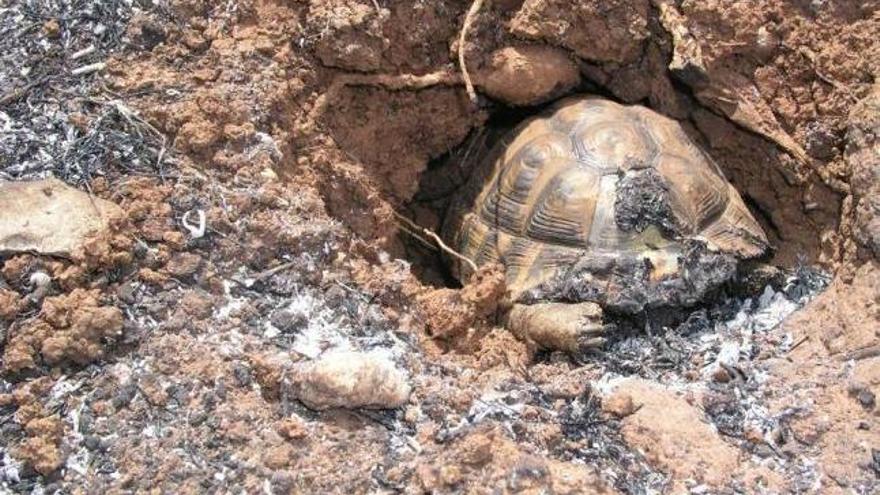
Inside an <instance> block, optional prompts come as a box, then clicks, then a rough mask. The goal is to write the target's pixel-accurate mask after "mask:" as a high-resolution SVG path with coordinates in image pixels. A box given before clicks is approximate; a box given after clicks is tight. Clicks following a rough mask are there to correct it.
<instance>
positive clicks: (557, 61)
mask: <svg viewBox="0 0 880 495" xmlns="http://www.w3.org/2000/svg"><path fill="white" fill-rule="evenodd" d="M471 7H472V5H471V4H468V3H465V2H457V1H437V2H420V1H417V2H387V3H386V2H373V1H366V0H364V1H320V0H319V1H310V2H260V1H255V2H239V4H238V7H237V10H236V11H235V12H233V13H232V14H231V15H232V16H234V17H235V19H236V20H235V22H229V23H218V22H217V21H216V20H215V21H212V22H213V24H212V23H211V22H207V21H206V19H208V17H202V15H204V13H205V12H206V11H208V10H210V8H211V7H209V6H208V4H207V3H200V2H196V1H194V0H190V1H187V2H176V3H174V8H175V9H176V10H174V12H175V15H177V16H178V17H179V18H182V19H185V21H186V24H180V25H182V26H183V25H185V26H187V27H183V28H181V29H180V31H179V32H177V31H175V32H171V31H169V32H165V33H164V34H163V36H165V38H164V39H165V41H164V42H163V43H161V44H159V45H157V46H156V47H155V48H153V50H152V53H151V55H150V57H149V58H150V60H149V63H143V64H140V63H138V61H125V62H124V63H120V64H118V65H117V66H115V67H113V69H114V70H115V76H116V80H117V84H118V85H119V86H120V87H124V88H125V89H126V90H127V91H129V92H134V91H138V90H148V91H149V95H150V96H146V97H144V101H143V103H144V105H143V107H144V108H145V109H146V111H147V112H148V113H149V114H150V117H152V118H153V119H155V120H156V121H157V122H159V124H160V126H161V129H162V130H163V132H166V133H167V134H168V135H170V136H172V138H173V139H174V142H175V144H176V146H177V148H179V149H181V150H183V151H184V152H185V153H186V154H187V155H188V156H189V157H192V158H194V159H195V160H194V161H196V162H198V163H200V164H201V166H208V167H212V168H215V169H218V170H220V171H221V172H224V173H228V174H233V175H235V174H237V175H247V174H255V173H259V171H260V170H261V167H260V166H256V167H255V166H254V156H253V153H252V150H253V148H254V147H255V146H257V145H259V144H260V143H264V144H266V143H268V144H266V146H269V147H270V148H272V149H274V150H276V151H277V157H276V158H277V159H272V157H271V156H269V158H259V159H264V160H265V163H264V164H263V165H264V166H265V167H266V168H270V169H271V170H272V171H274V173H277V174H278V175H280V176H282V177H285V178H287V179H288V180H289V181H290V184H291V187H302V188H304V189H305V188H309V189H310V190H317V191H319V193H320V195H321V197H322V198H323V201H324V203H325V206H326V208H327V211H328V213H329V214H330V215H331V216H332V217H334V218H336V219H338V220H340V221H342V222H343V224H344V225H345V226H346V227H348V228H349V229H350V230H351V231H352V232H353V233H354V234H355V237H356V238H357V239H358V241H357V242H355V244H357V245H358V246H360V247H363V248H364V250H365V252H375V249H374V248H380V249H385V250H392V251H395V250H396V249H397V236H396V233H397V232H398V222H396V221H395V218H394V215H393V213H394V211H395V210H397V211H403V210H402V208H403V207H404V205H406V204H407V203H408V202H409V201H410V200H411V199H412V198H413V197H414V195H415V194H416V192H417V190H418V183H419V177H420V176H421V174H422V173H423V172H424V171H425V170H426V168H427V166H428V164H429V162H430V161H431V160H432V159H435V158H437V157H439V156H442V155H444V154H446V153H447V152H449V151H450V150H454V149H455V148H456V147H457V146H460V145H461V144H462V143H463V142H464V141H465V140H466V138H467V136H468V135H470V134H471V133H472V132H474V131H475V130H476V129H479V128H480V126H482V125H483V124H484V123H485V122H486V120H487V118H489V117H490V116H491V115H492V114H493V113H495V112H498V111H499V110H503V109H505V108H508V107H510V106H515V105H531V104H534V103H544V102H546V101H547V100H550V99H553V98H557V97H559V96H562V95H565V94H571V93H576V92H598V93H601V94H605V95H608V96H610V97H612V98H615V99H617V100H619V101H622V102H626V103H633V104H642V105H647V106H650V107H651V108H653V109H655V110H657V111H658V112H661V113H663V114H666V115H669V116H671V117H673V118H676V119H678V120H680V121H682V122H683V124H684V126H685V127H686V129H687V130H688V131H689V132H690V133H691V134H692V135H693V136H694V138H695V139H696V140H697V141H698V142H700V143H701V144H702V146H703V147H704V148H705V149H706V150H707V152H708V153H709V154H710V155H711V156H713V157H714V158H715V160H716V161H718V163H719V164H720V165H721V167H722V168H723V169H724V171H725V172H726V173H727V175H728V177H729V178H730V180H731V181H732V182H733V183H734V184H735V185H736V186H737V188H738V189H739V190H740V191H741V192H742V194H743V196H744V197H745V198H746V201H747V203H748V204H749V206H750V207H751V208H752V209H753V212H754V213H755V215H756V216H757V217H758V218H759V219H760V221H761V222H762V224H763V225H764V227H765V230H766V231H767V232H768V234H769V235H770V237H771V240H772V242H773V244H774V246H775V247H776V248H777V251H776V255H775V261H776V262H778V263H779V264H783V265H789V266H791V265H794V264H796V263H798V262H799V260H807V261H814V262H822V263H826V264H828V265H829V266H830V265H835V264H839V263H840V262H841V261H846V260H855V259H858V257H859V256H864V255H866V254H867V253H869V251H868V250H865V249H862V248H860V247H859V244H858V243H856V242H855V241H854V240H853V239H855V238H861V239H865V238H868V237H870V234H863V235H854V232H853V231H852V229H853V228H854V225H855V224H854V219H855V216H856V215H855V213H854V212H855V210H856V209H858V208H857V205H858V203H859V198H858V197H856V198H854V197H853V196H852V193H853V190H852V186H851V177H852V170H851V165H850V164H849V163H848V162H847V160H846V153H845V149H846V142H847V129H848V126H849V120H848V118H849V113H850V111H851V109H852V108H853V105H854V104H856V103H857V102H858V101H860V100H861V99H863V98H864V97H865V95H867V94H868V92H869V91H870V88H871V86H872V84H873V82H874V80H875V76H876V74H877V72H878V67H877V57H874V56H870V54H876V53H877V41H876V40H875V39H873V38H872V36H871V35H870V33H871V32H872V26H873V27H876V25H877V23H878V9H877V8H876V7H877V5H876V2H861V3H858V4H857V3H856V2H783V1H775V0H765V1H761V2H727V1H704V2H673V1H671V0H632V1H630V0H627V1H587V2H576V3H572V2H563V1H556V0H525V1H516V0H510V1H494V2H481V5H479V6H478V7H479V8H477V9H474V13H473V15H472V16H471V17H470V22H469V29H468V31H467V33H466V37H465V43H464V45H463V46H460V45H461V43H460V35H461V27H462V24H463V23H464V18H465V15H466V12H467V10H468V9H469V8H471ZM212 19H214V18H212ZM144 22H148V20H145V21H144ZM461 50H463V52H464V53H463V54H464V59H465V61H466V64H467V68H468V70H469V72H470V73H471V74H472V78H473V79H474V82H475V84H476V90H477V94H478V98H477V99H476V100H472V99H470V98H468V94H467V93H466V91H465V87H464V85H463V84H462V81H461V77H460V72H459V70H460V66H459V62H460V60H459V52H460V51H461ZM536 60H540V63H538V62H536ZM132 62H133V63H132ZM572 68H573V69H572ZM169 88H173V89H174V90H175V91H176V92H177V94H180V92H183V93H185V94H188V95H189V97H188V98H183V99H180V98H178V99H174V98H171V97H169V96H167V95H169V94H173V93H171V92H169V91H168V89H169ZM163 91H164V92H163ZM163 95H165V96H163ZM163 99H164V100H166V101H164V102H163V101H162V100H163ZM157 103H163V104H160V105H159V106H158V107H157V106H156V104H157ZM270 145H271V146H270ZM264 155H265V154H264ZM269 155H271V153H270V154H269ZM261 156H263V155H261ZM862 209H864V208H862ZM869 210H870V208H869ZM871 211H873V210H871ZM872 218H873V217H872ZM435 221H436V220H435ZM869 224H871V222H870V221H862V222H861V223H860V225H869ZM427 226H428V227H434V225H427ZM865 228H868V227H865ZM863 246H864V244H863Z"/></svg>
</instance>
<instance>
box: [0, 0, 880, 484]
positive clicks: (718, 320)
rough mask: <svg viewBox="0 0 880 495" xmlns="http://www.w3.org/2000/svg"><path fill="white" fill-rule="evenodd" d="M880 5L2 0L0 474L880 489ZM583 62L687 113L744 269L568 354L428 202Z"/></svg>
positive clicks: (667, 0)
mask: <svg viewBox="0 0 880 495" xmlns="http://www.w3.org/2000/svg"><path fill="white" fill-rule="evenodd" d="M878 34H880V3H878V2H877V1H876V0H868V1H854V0H811V1H808V0H749V1H740V0H701V1H692V0H585V1H581V2H567V1H562V0H495V1H491V0H485V1H481V0H477V1H475V2H473V3H470V2H464V1H457V0H432V1H427V0H406V1H405V0H369V1H367V0H224V1H218V2H212V1H208V0H6V1H0V181H2V183H0V208H2V209H0V492H4V493H34V494H41V493H46V494H48V493H134V492H151V493H261V492H262V493H271V494H276V493H278V494H280V493H627V494H642V493H645V494H648V493H699V494H709V493H712V494H715V493H719V494H721V493H841V494H844V493H845V494H850V493H853V494H870V493H877V492H878V491H880V422H878V417H880V407H878V405H877V398H876V397H877V394H878V393H880V141H878V139H880V138H878V136H880V86H878V83H877V76H878V73H880V65H878V63H880V62H878V61H880V49H878V48H880V36H878ZM462 60H464V67H465V69H466V70H467V73H468V75H469V79H470V80H471V81H472V83H473V90H472V91H469V90H468V87H467V85H466V84H465V82H466V81H465V78H464V76H463V74H464V73H463V72H462ZM583 93H591V94H599V95H603V96H605V97H607V98H611V99H614V100H616V101H619V102H622V103H628V104H640V105H645V106H648V107H650V108H652V109H654V110H655V111H657V112H659V113H661V114H664V115H666V116H669V117H671V118H674V119H676V120H678V121H680V122H681V123H682V125H683V126H684V128H685V130H686V131H687V132H688V134H690V136H691V137H692V138H693V139H694V140H695V141H696V142H697V143H699V145H700V146H701V147H702V148H703V149H704V150H705V151H706V152H707V153H708V154H709V155H711V156H712V157H713V158H714V159H715V161H717V162H718V164H719V165H720V167H721V168H722V169H723V171H724V173H725V174H726V176H727V177H728V179H729V180H730V181H731V183H732V184H733V185H734V186H735V187H736V188H737V190H738V191H739V192H740V194H741V195H742V197H743V198H744V199H745V201H746V203H747V204H748V206H749V208H750V209H751V211H752V213H753V215H754V216H755V217H756V218H757V219H758V220H759V222H760V223H761V225H762V227H763V228H764V230H765V232H767V234H768V236H769V238H770V241H771V244H772V246H773V253H772V255H770V256H769V257H768V259H767V260H765V261H766V262H767V264H768V265H771V266H772V267H773V276H772V277H755V278H754V279H753V280H742V281H741V282H742V283H741V284H740V285H741V286H742V287H741V288H740V290H738V291H735V292H734V291H731V292H729V293H728V292H727V291H722V293H720V294H717V295H715V296H714V297H713V298H711V300H707V301H704V302H703V303H701V304H699V305H697V306H696V307H694V308H690V310H689V311H690V313H689V315H688V317H687V318H686V319H685V320H684V321H683V322H679V323H676V324H667V323H664V322H662V321H653V320H651V319H649V320H647V321H646V322H643V324H640V325H630V326H629V327H627V328H621V329H620V331H619V332H618V333H616V334H615V335H613V336H612V338H611V339H609V342H608V343H607V344H606V345H605V346H604V347H602V348H601V349H598V350H597V351H595V352H591V353H582V354H566V353H560V352H551V351H547V350H542V349H538V348H536V347H535V346H534V345H532V344H530V343H528V342H524V341H521V340H518V339H517V338H515V337H514V336H513V335H512V334H511V333H510V332H508V331H507V330H505V329H504V328H503V327H502V326H501V325H500V324H499V320H498V314H499V305H500V304H503V300H504V287H503V277H502V276H501V274H500V273H499V272H498V271H497V270H496V269H493V268H492V267H488V268H486V269H484V270H481V271H480V272H479V273H478V274H477V275H476V276H475V277H474V278H472V279H471V280H470V281H469V282H468V283H467V284H465V285H464V286H463V287H462V286H460V285H458V284H457V283H455V282H454V281H453V280H452V279H451V278H450V277H449V274H448V271H447V270H446V269H445V265H444V263H443V256H442V255H441V253H439V252H438V246H437V243H436V242H434V241H433V240H432V239H431V238H430V236H429V234H427V233H426V231H425V230H424V229H427V230H428V231H438V230H439V229H440V226H441V224H442V222H443V215H444V209H445V206H446V203H447V202H448V197H449V195H450V194H451V193H452V192H453V191H454V190H455V189H456V188H457V187H458V186H460V185H461V184H462V182H463V180H464V179H466V177H467V176H468V174H469V172H470V171H469V170H466V169H462V168H461V167H460V166H458V164H460V163H462V160H461V157H462V156H464V155H466V154H467V153H469V151H468V150H469V143H472V142H474V141H475V140H476V139H479V138H480V137H481V136H484V135H485V134H486V133H491V132H492V131H493V129H498V128H501V127H504V126H510V125H513V124H515V123H517V122H518V121H520V120H522V119H523V118H526V117H528V116H529V115H533V114H535V113H536V112H538V111H540V110H541V109H542V108H544V106H546V105H547V104H548V103H550V102H552V101H554V100H556V99H558V98H561V97H563V96H567V95H572V94H583ZM49 177H54V179H51V180H48V181H45V182H33V181H36V180H41V179H43V180H45V179H47V178H49Z"/></svg>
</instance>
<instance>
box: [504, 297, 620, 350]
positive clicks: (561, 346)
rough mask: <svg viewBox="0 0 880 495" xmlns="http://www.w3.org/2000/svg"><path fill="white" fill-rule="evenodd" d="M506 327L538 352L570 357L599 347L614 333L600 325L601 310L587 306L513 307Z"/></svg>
mask: <svg viewBox="0 0 880 495" xmlns="http://www.w3.org/2000/svg"><path fill="white" fill-rule="evenodd" d="M507 327H508V329H510V331H512V332H513V333H514V334H515V335H516V336H517V337H519V338H521V339H523V340H525V341H529V342H533V343H535V344H536V345H537V346H538V347H540V348H543V349H554V350H561V351H567V352H573V353H577V352H583V351H585V350H589V349H595V348H597V347H601V346H602V345H603V344H604V343H605V337H604V335H605V334H606V333H607V332H609V331H610V330H613V329H614V325H606V324H603V323H602V308H601V307H599V305H598V304H595V303H590V302H585V303H577V304H566V303H539V304H530V305H525V304H515V305H514V306H513V308H511V310H510V313H509V314H508V317H507Z"/></svg>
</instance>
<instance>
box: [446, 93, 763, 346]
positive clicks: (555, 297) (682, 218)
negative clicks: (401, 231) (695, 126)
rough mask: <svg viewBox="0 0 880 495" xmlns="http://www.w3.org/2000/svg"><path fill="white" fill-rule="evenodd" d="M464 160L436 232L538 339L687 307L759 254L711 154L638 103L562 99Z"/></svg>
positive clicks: (552, 340) (464, 273)
mask: <svg viewBox="0 0 880 495" xmlns="http://www.w3.org/2000/svg"><path fill="white" fill-rule="evenodd" d="M472 160H473V161H475V162H477V163H476V165H475V167H474V169H473V172H472V173H471V177H470V178H469V180H468V181H467V182H466V183H465V184H464V185H463V186H462V187H461V188H460V190H459V191H458V192H457V193H456V196H455V197H454V198H453V199H452V201H451V203H450V206H449V209H448V212H447V215H446V218H445V220H444V225H443V228H442V234H443V236H444V237H445V239H446V240H447V243H448V244H450V245H451V246H452V247H453V248H454V249H456V250H457V251H458V252H459V253H461V254H462V255H463V256H464V257H465V258H468V259H470V260H472V261H473V262H474V263H475V264H476V265H478V266H482V265H486V264H488V263H500V264H501V265H502V266H503V268H504V273H505V279H506V282H507V287H508V289H509V291H510V300H511V302H512V303H513V304H512V305H511V306H510V308H511V309H510V310H509V312H507V316H506V324H507V326H508V328H509V329H510V330H512V331H514V333H516V334H517V335H519V336H520V337H525V338H527V339H529V340H532V341H534V342H536V343H537V344H539V345H541V346H544V347H549V348H556V349H564V350H570V351H576V350H584V349H588V348H593V347H596V346H600V345H602V343H604V341H605V337H606V335H607V334H608V332H609V331H610V329H611V328H612V327H613V325H610V324H607V323H605V322H604V321H603V320H604V319H605V316H606V315H605V314H604V312H609V313H614V314H619V315H638V314H643V315H644V314H646V313H645V312H646V311H647V310H650V309H652V308H662V307H687V306H693V305H695V304H697V303H698V302H700V301H701V300H702V299H703V298H704V297H706V296H707V294H708V293H709V292H710V291H714V290H716V289H718V288H719V287H720V286H722V285H723V284H725V283H726V282H728V281H730V280H732V279H733V277H734V276H735V275H736V271H737V265H738V264H739V263H740V262H741V261H742V260H747V259H752V258H758V257H761V256H762V255H764V254H765V252H766V251H767V250H768V248H769V244H768V241H767V237H766V235H765V233H764V231H763V230H762V229H761V226H760V225H759V223H758V222H757V221H756V220H755V218H754V217H753V216H752V214H751V213H750V212H749V209H748V208H747V207H746V205H745V203H744V202H743V200H742V198H741V197H740V195H739V193H738V192H737V191H736V189H734V187H733V186H732V185H731V184H730V183H729V182H728V181H727V179H725V176H724V174H723V173H722V171H721V169H720V168H719V167H718V165H717V164H716V163H715V161H713V160H712V158H711V157H710V156H709V155H707V154H706V153H705V152H703V151H702V150H701V149H700V148H699V147H698V146H697V145H696V144H695V143H694V141H693V140H691V138H690V137H689V136H688V135H687V134H686V133H685V131H684V130H683V128H682V127H681V125H680V124H679V123H678V122H677V121H675V120H672V119H670V118H667V117H664V116H662V115H660V114H658V113H656V112H654V111H652V110H650V109H648V108H646V107H642V106H638V105H630V106H627V105H622V104H618V103H615V102H613V101H610V100H608V99H604V98H601V97H598V96H579V97H570V98H568V99H564V100H562V101H560V102H558V103H556V104H555V105H553V106H552V107H550V108H549V109H548V110H547V111H545V112H543V113H542V114H540V115H538V116H536V117H533V118H531V119H528V120H526V121H525V122H523V123H522V124H520V125H519V126H518V127H516V128H515V129H513V130H512V131H511V132H509V133H508V134H507V135H506V136H504V137H503V138H502V139H500V140H499V141H498V142H497V143H495V144H494V146H488V145H484V146H483V147H482V149H481V151H480V152H478V153H476V154H473V158H472ZM449 262H450V268H451V271H452V273H453V275H454V276H455V277H457V278H458V279H459V280H461V281H462V282H464V281H466V280H467V279H468V277H469V276H470V274H471V273H472V268H471V267H470V265H469V264H468V263H465V262H463V261H462V260H460V259H458V258H455V259H450V260H449ZM603 310H604V312H603Z"/></svg>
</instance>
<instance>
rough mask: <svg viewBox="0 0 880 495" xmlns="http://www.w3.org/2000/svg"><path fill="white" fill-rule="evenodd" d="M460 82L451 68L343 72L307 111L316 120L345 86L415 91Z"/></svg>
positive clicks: (453, 84)
mask: <svg viewBox="0 0 880 495" xmlns="http://www.w3.org/2000/svg"><path fill="white" fill-rule="evenodd" d="M457 84H461V77H460V76H459V75H458V74H456V73H455V72H454V71H452V70H447V69H440V70H438V71H436V72H431V73H429V74H424V75H415V74H357V73H345V74H340V75H338V76H336V77H335V78H334V79H333V82H331V83H330V86H329V87H328V88H327V90H326V91H325V92H324V93H323V94H321V96H319V97H318V99H317V100H315V105H314V106H313V107H312V109H311V110H310V111H309V116H310V119H311V120H312V121H313V122H317V121H318V118H319V117H320V116H321V115H323V113H324V110H325V108H326V107H327V105H328V104H329V102H331V101H333V100H334V99H336V96H337V95H338V93H339V92H340V91H342V88H344V87H346V86H378V87H382V88H385V89H387V90H388V91H416V90H420V89H425V88H430V87H432V86H455V85H457Z"/></svg>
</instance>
